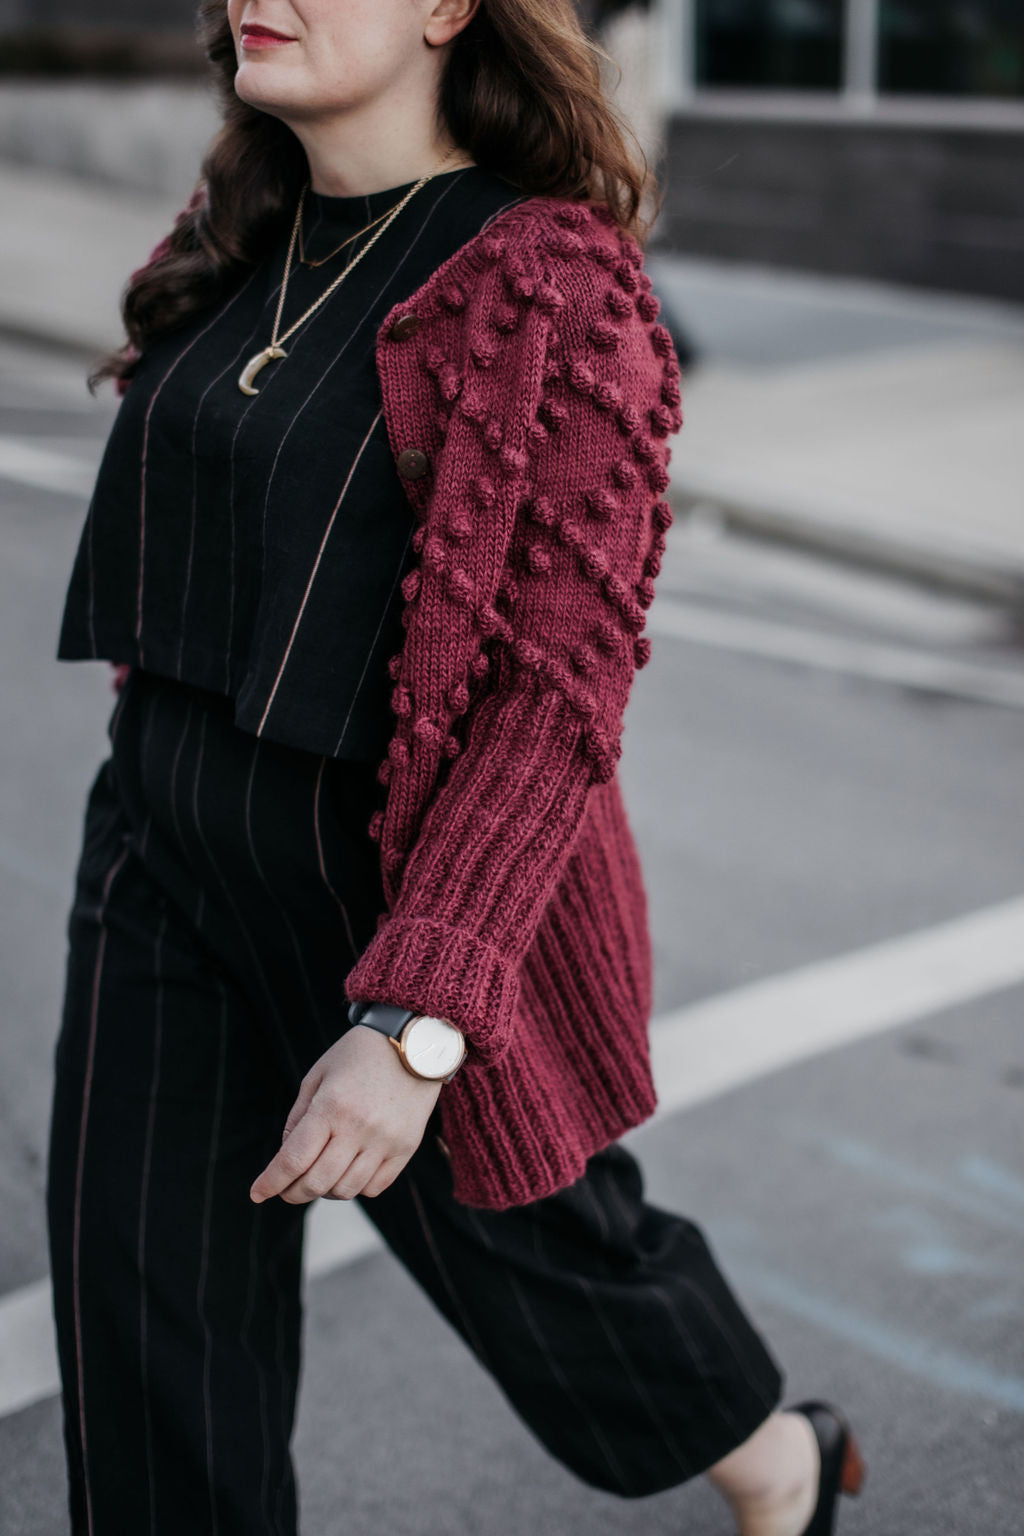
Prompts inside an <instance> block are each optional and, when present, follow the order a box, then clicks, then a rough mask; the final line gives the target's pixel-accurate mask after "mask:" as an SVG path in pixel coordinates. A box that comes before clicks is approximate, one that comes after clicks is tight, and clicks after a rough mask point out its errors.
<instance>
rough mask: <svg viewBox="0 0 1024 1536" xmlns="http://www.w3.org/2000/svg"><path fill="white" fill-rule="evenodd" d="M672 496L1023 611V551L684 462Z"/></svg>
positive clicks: (679, 504) (798, 542)
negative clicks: (886, 520) (759, 486)
mask: <svg viewBox="0 0 1024 1536" xmlns="http://www.w3.org/2000/svg"><path fill="white" fill-rule="evenodd" d="M669 497H670V499H671V501H672V504H673V506H674V507H675V508H676V509H677V511H678V512H679V513H680V515H681V516H683V517H692V516H693V515H694V514H695V513H696V512H698V511H699V510H708V511H710V512H711V513H712V514H713V515H714V516H715V517H717V518H719V519H720V520H721V522H722V523H723V524H724V526H725V527H726V528H727V529H730V530H732V531H734V532H737V533H742V534H748V535H752V536H754V537H757V538H762V539H766V540H768V541H770V542H772V543H778V544H787V545H790V546H791V547H793V548H797V549H803V550H807V551H808V552H809V553H812V554H819V555H823V556H827V557H828V558H830V559H833V560H836V561H838V562H840V563H842V564H846V565H852V566H857V567H859V568H860V569H862V570H866V571H874V572H879V573H882V574H885V575H891V576H897V577H899V578H901V579H903V580H905V581H911V582H914V583H916V584H917V585H920V586H925V587H930V588H941V589H942V590H944V591H947V592H951V593H956V594H958V595H960V596H964V597H973V598H981V599H984V600H985V601H988V602H993V603H998V604H1000V605H1002V606H1004V607H1007V608H1010V609H1012V610H1019V611H1020V612H1022V613H1024V562H1022V560H1021V556H1020V553H1019V551H1017V550H1005V549H1001V548H998V547H997V546H995V545H989V544H985V543H983V542H980V541H979V542H978V543H975V542H973V541H969V540H966V539H965V540H963V541H961V540H958V539H956V538H955V537H950V535H949V534H948V533H944V534H939V533H936V531H935V530H934V529H931V528H928V529H922V530H920V532H918V531H917V530H915V529H913V528H911V527H909V526H904V527H902V528H893V527H892V526H885V527H882V526H879V525H878V523H877V520H876V519H875V518H874V517H873V515H872V513H871V512H870V511H865V510H864V509H860V508H857V507H855V506H853V505H851V506H849V507H844V508H841V509H835V508H832V509H824V508H823V507H822V506H821V505H818V504H815V505H813V506H801V505H800V498H799V496H796V495H794V494H787V495H786V496H784V497H783V496H782V495H779V496H773V495H772V494H771V492H770V491H769V492H767V493H766V492H764V491H759V492H754V491H753V490H752V489H751V488H749V487H745V486H743V485H741V484H739V483H737V482H734V481H730V480H729V479H728V477H726V476H718V475H714V474H707V473H705V474H694V473H693V472H691V471H688V470H686V469H684V468H682V467H680V469H679V470H678V471H677V472H676V473H675V474H674V475H673V477H672V481H671V484H670V487H669Z"/></svg>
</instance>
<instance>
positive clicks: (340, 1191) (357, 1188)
mask: <svg viewBox="0 0 1024 1536" xmlns="http://www.w3.org/2000/svg"><path fill="white" fill-rule="evenodd" d="M379 1167H380V1153H379V1152H368V1151H363V1152H359V1153H357V1155H356V1156H355V1157H354V1158H353V1159H352V1161H351V1162H350V1163H349V1165H348V1167H347V1168H346V1169H345V1170H344V1172H343V1173H342V1174H341V1175H340V1177H339V1178H337V1179H336V1180H335V1182H334V1183H333V1185H332V1186H331V1187H330V1189H329V1190H327V1191H325V1193H326V1194H327V1198H328V1199H329V1200H354V1199H355V1197H356V1195H359V1194H361V1193H362V1191H363V1186H364V1185H365V1184H366V1183H367V1182H368V1181H369V1180H370V1179H371V1178H373V1177H374V1175H375V1174H376V1172H377V1169H378V1168H379Z"/></svg>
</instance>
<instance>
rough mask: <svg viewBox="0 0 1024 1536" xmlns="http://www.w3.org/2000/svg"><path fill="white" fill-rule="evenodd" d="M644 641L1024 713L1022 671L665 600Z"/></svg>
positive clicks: (656, 607)
mask: <svg viewBox="0 0 1024 1536" xmlns="http://www.w3.org/2000/svg"><path fill="white" fill-rule="evenodd" d="M647 630H648V633H649V634H651V635H664V636H665V637H666V638H669V639H673V640H684V641H688V642H689V643H690V644H691V645H705V646H711V647H713V648H715V649H716V650H723V651H736V652H738V653H739V654H741V655H743V656H759V657H763V658H764V659H766V660H768V661H782V662H788V663H790V664H792V665H796V666H800V667H811V668H813V669H814V670H815V671H820V672H838V673H841V674H843V675H845V676H847V677H862V678H865V679H866V680H868V681H870V682H876V683H889V684H891V685H894V686H896V687H901V688H917V689H920V690H922V691H924V692H925V693H934V694H941V695H943V696H945V697H947V698H957V699H967V700H970V701H971V702H973V703H977V704H996V705H999V706H1000V707H1002V708H1004V709H1024V672H1014V671H1011V670H1010V669H1009V668H1005V669H1001V668H998V667H984V666H980V665H978V664H976V663H972V662H967V661H957V660H956V659H955V658H953V657H944V656H941V655H937V654H935V653H934V652H932V651H923V650H916V649H914V648H912V647H910V646H902V645H885V644H881V643H879V642H878V641H874V640H860V639H857V638H856V637H855V636H851V635H836V634H831V633H826V632H825V631H824V630H815V629H800V628H798V627H796V626H794V625H790V624H778V623H776V622H775V621H774V620H771V619H760V618H752V617H750V616H748V615H746V614H736V613H725V612H721V611H718V610H713V609H710V608H703V607H700V606H699V605H698V604H695V603H694V604H690V603H682V602H679V601H678V600H676V599H673V598H658V599H656V600H655V602H654V604H653V605H652V607H651V609H650V610H649V612H648V615H647Z"/></svg>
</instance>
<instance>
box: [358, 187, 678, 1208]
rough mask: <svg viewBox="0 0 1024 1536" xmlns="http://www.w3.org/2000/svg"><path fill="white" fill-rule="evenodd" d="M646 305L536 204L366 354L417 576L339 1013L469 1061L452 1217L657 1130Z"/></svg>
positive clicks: (593, 239)
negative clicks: (375, 1017) (635, 789)
mask: <svg viewBox="0 0 1024 1536" xmlns="http://www.w3.org/2000/svg"><path fill="white" fill-rule="evenodd" d="M650 289H651V280H650V277H649V275H648V274H647V273H646V271H645V270H644V264H643V253H642V251H641V248H640V246H639V245H638V244H637V242H636V241H635V240H634V239H633V238H632V237H631V236H629V235H627V234H625V233H623V232H622V231H621V230H619V229H618V227H617V226H616V224H615V222H614V219H613V218H612V216H611V214H610V212H609V211H608V209H607V208H606V207H605V206H604V205H603V204H586V203H581V202H576V201H567V200H563V199H556V198H551V197H546V196H537V197H531V198H529V199H527V200H525V201H524V202H522V203H519V204H518V205H516V206H514V207H512V208H509V209H507V210H505V211H504V212H503V213H501V214H499V215H497V216H496V217H495V218H494V219H492V220H491V222H490V223H489V225H487V227H486V228H485V229H484V230H483V231H481V232H480V233H479V234H478V235H476V236H475V237H474V238H472V239H471V240H469V241H468V242H467V243H466V244H465V245H463V246H461V247H460V248H459V250H457V251H456V252H455V253H454V255H452V256H451V257H450V258H449V259H448V260H447V261H445V262H444V263H443V264H442V265H441V266H440V267H438V268H437V270H436V271H435V272H434V273H432V275H431V276H430V277H429V278H428V279H427V281H426V282H425V283H424V284H423V285H422V286H421V287H420V288H418V289H417V290H416V291H415V292H414V293H413V294H412V295H411V296H410V297H409V298H407V299H405V300H403V301H402V302H401V303H400V304H397V305H395V306H394V307H393V308H392V310H391V311H390V312H389V313H388V314H387V316H386V317H385V319H384V321H383V323H382V324H381V326H380V328H379V330H378V332H377V338H376V359H377V370H378V374H379V378H380V385H381V391H382V399H383V409H384V415H385V420H386V424H387V431H388V437H389V441H390V443H391V446H392V448H393V450H394V454H395V462H396V468H397V470H398V473H399V474H400V475H401V476H402V477H403V484H404V486H405V489H406V492H407V494H408V497H409V501H410V503H411V505H412V509H413V512H414V515H415V518H416V520H417V527H416V529H415V531H414V533H413V548H414V549H415V551H416V553H417V554H418V556H419V561H418V564H417V565H416V566H414V567H413V568H412V569H411V570H410V571H409V572H408V574H407V575H406V577H405V579H404V581H403V583H402V594H403V598H404V608H403V614H402V623H403V626H404V629H405V638H404V640H403V644H402V648H401V650H400V651H399V653H398V654H397V655H395V656H393V657H392V658H391V661H390V674H391V678H392V680H393V682H394V688H393V691H392V694H391V706H392V709H393V712H394V718H395V724H394V733H393V735H392V737H391V741H390V743H389V746H388V750H387V755H386V757H385V759H384V761H383V762H382V763H381V765H380V767H379V770H378V777H379V779H380V781H381V783H382V784H385V785H386V786H387V795H386V801H385V805H384V809H383V811H378V812H377V813H376V815H375V816H374V817H373V819H372V821H371V823H370V827H369V832H370V835H371V836H372V837H373V838H374V839H376V840H378V841H379V843H380V858H381V869H382V876H383V881H384V889H385V895H386V900H387V908H388V910H387V911H386V912H384V913H382V914H381V915H380V917H379V919H378V924H377V932H376V934H375V936H374V938H373V939H372V940H371V942H370V943H369V945H368V946H367V948H366V949H365V950H364V952H363V954H362V955H361V956H360V958H359V960H358V961H357V963H356V964H355V966H354V967H353V968H352V969H351V970H350V971H349V972H348V974H347V975H346V976H345V978H344V991H345V994H346V996H347V998H348V999H349V1000H354V999H356V998H363V999H368V1000H371V999H372V1000H378V1001H382V1002H389V1003H398V1004H401V1005H402V1006H405V1007H408V1008H415V1009H417V1010H419V1011H422V1012H426V1013H432V1014H439V1015H441V1016H442V1017H445V1018H448V1019H451V1020H453V1021H454V1022H455V1023H456V1024H457V1025H458V1026H459V1027H460V1028H461V1029H462V1030H463V1031H464V1033H465V1035H466V1041H467V1048H468V1056H467V1060H466V1062H465V1064H464V1065H463V1067H462V1068H461V1069H460V1071H459V1072H458V1073H457V1074H456V1076H455V1078H454V1079H453V1080H452V1082H451V1083H448V1084H446V1085H445V1086H444V1087H443V1088H442V1090H441V1096H440V1106H441V1113H442V1120H443V1131H444V1137H445V1141H446V1143H447V1146H448V1148H449V1150H450V1156H451V1164H452V1173H453V1181H454V1182H453V1192H454V1196H455V1198H456V1199H457V1200H459V1201H461V1202H463V1203H465V1204H468V1205H475V1206H483V1207H490V1208H494V1209H502V1208H505V1207H507V1206H511V1205H519V1204H523V1203H525V1202H527V1201H531V1200H536V1199H539V1198H540V1197H542V1196H544V1195H548V1194H551V1193H553V1192H554V1191H556V1190H558V1189H560V1188H563V1187H564V1186H566V1185H568V1184H570V1183H573V1182H574V1181H575V1180H576V1179H577V1178H579V1176H580V1174H581V1173H582V1172H583V1169H584V1164H585V1163H586V1160H587V1158H588V1157H589V1156H590V1155H591V1154H592V1153H594V1152H596V1151H598V1150H600V1149H601V1148H602V1147H605V1146H607V1145H608V1144H609V1143H610V1142H612V1141H614V1140H615V1139H616V1138H617V1137H619V1136H620V1135H621V1134H622V1133H623V1132H624V1131H626V1130H627V1129H629V1128H630V1127H632V1126H635V1125H637V1124H639V1123H640V1122H641V1121H642V1120H644V1119H646V1118H647V1117H648V1116H649V1115H650V1114H651V1112H652V1111H653V1109H654V1107H655V1104H656V1102H657V1101H656V1095H655V1090H654V1084H653V1081H652V1076H651V1061H650V1049H649V1042H648V1033H647V1029H648V1021H649V1015H650V1008H651V947H650V937H649V932H648V926H647V898H646V892H645V888H644V883H643V876H642V871H641V866H640V861H639V857H638V854H637V850H636V846H635V843H634V840H633V836H632V833H631V830H630V826H629V823H628V820H627V816H626V811H625V807H624V804H623V800H622V795H621V791H620V786H619V780H618V775H617V772H616V767H617V762H618V758H619V755H620V751H621V735H622V728H623V713H624V710H625V706H626V702H627V699H628V696H629V692H630V688H631V684H632V679H633V675H634V671H635V669H636V668H637V667H642V666H643V665H644V664H645V662H646V661H647V659H648V656H649V654H650V640H649V639H648V638H646V637H644V636H642V635H641V631H642V630H643V628H644V626H645V623H646V610H647V609H648V608H649V606H650V604H651V602H652V600H653V597H654V577H655V576H656V575H657V573H658V569H659V566H660V563H661V557H662V553H663V551H664V547H665V535H666V532H667V530H668V527H669V525H670V524H671V522H672V511H671V508H670V506H669V503H668V502H667V501H665V500H663V499H660V498H662V496H663V494H664V492H665V491H666V489H667V487H668V483H669V475H668V468H667V466H668V462H669V458H670V455H671V448H670V444H669V437H670V436H671V434H673V433H675V432H677V431H678V430H679V428H680V426H681V425H682V412H681V408H680V389H679V362H678V358H677V356H676V353H675V350H674V348H673V345H672V340H671V336H670V333H669V332H668V330H667V329H666V328H665V326H663V325H660V324H657V323H656V319H657V314H658V308H659V305H658V300H657V298H656V297H655V296H654V295H653V294H652V293H651V291H650ZM411 317H415V319H412V318H411ZM399 321H402V322H403V323H402V324H397V322H399ZM412 450H415V452H414V451H412ZM340 980H341V977H340V975H339V982H340ZM343 1006H344V1005H343V1003H342V1000H341V999H340V998H339V1019H340V1018H341V1017H342V1008H343Z"/></svg>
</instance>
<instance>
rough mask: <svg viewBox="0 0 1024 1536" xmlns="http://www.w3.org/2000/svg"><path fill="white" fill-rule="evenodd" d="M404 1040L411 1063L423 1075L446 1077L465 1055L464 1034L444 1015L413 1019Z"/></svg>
mask: <svg viewBox="0 0 1024 1536" xmlns="http://www.w3.org/2000/svg"><path fill="white" fill-rule="evenodd" d="M402 1043H403V1045H404V1047H405V1054H406V1058H407V1059H408V1062H409V1065H410V1066H411V1067H413V1068H414V1070H415V1071H417V1072H418V1073H419V1074H420V1076H421V1077H447V1076H448V1074H449V1072H454V1071H455V1068H456V1067H457V1066H458V1064H459V1062H460V1061H461V1059H462V1036H461V1035H460V1034H459V1032H458V1030H457V1029H453V1028H452V1026H451V1025H450V1024H448V1023H447V1022H446V1021H445V1020H444V1019H434V1018H430V1017H429V1016H427V1015H423V1016H421V1017H420V1018H418V1019H410V1021H409V1023H408V1024H407V1025H406V1027H405V1029H404V1031H403V1032H402Z"/></svg>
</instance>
